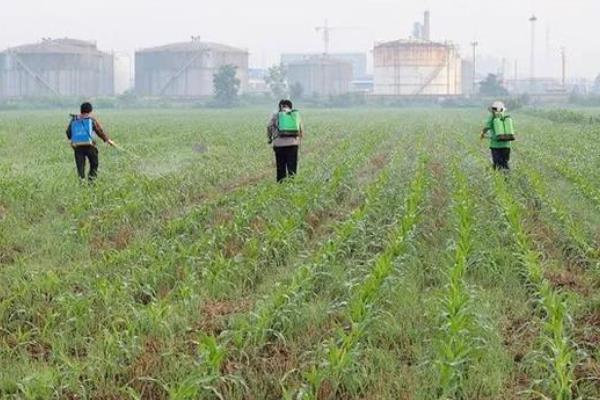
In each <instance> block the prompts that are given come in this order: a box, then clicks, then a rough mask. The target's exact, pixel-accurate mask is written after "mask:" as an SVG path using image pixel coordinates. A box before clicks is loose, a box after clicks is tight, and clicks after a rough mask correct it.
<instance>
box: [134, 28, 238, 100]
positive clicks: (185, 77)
mask: <svg viewBox="0 0 600 400" xmlns="http://www.w3.org/2000/svg"><path fill="white" fill-rule="evenodd" d="M224 65H233V66H235V67H236V68H237V77H238V79H239V80H240V81H241V85H240V93H243V92H245V91H246V90H247V88H248V52H247V51H246V50H242V49H238V48H235V47H231V46H227V45H223V44H218V43H210V42H201V41H199V40H192V41H190V42H184V43H174V44H169V45H165V46H160V47H154V48H149V49H143V50H139V51H137V52H136V54H135V91H136V93H137V94H138V95H140V96H149V97H160V96H166V97H189V98H194V97H205V96H212V95H213V94H214V85H213V75H214V74H215V73H216V72H217V71H218V70H219V68H220V67H221V66H224Z"/></svg>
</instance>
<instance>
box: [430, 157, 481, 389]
mask: <svg viewBox="0 0 600 400" xmlns="http://www.w3.org/2000/svg"><path fill="white" fill-rule="evenodd" d="M453 176H454V177H455V181H456V186H457V188H456V190H455V192H454V196H453V200H454V207H453V208H454V215H455V221H456V225H457V229H456V230H457V240H456V248H455V250H454V262H453V264H452V266H451V268H450V271H449V273H448V283H447V284H446V289H445V292H444V294H443V298H442V300H441V302H440V306H441V309H440V316H441V318H440V320H441V327H440V331H439V334H438V337H437V340H436V344H437V346H436V347H437V357H436V360H435V361H436V364H437V367H438V374H439V382H438V398H440V399H451V398H462V397H464V393H463V387H462V383H463V381H464V380H465V378H466V376H467V374H468V370H469V367H470V365H471V363H472V357H473V353H474V352H475V351H477V346H478V344H477V342H476V340H475V335H476V332H475V330H476V329H477V325H478V321H477V316H476V315H475V311H474V309H473V308H474V307H473V299H472V296H471V294H470V290H469V287H468V285H467V283H466V282H465V273H466V270H467V267H468V264H469V259H470V256H471V252H472V249H473V244H474V215H473V209H474V206H475V204H474V202H473V199H472V197H471V194H470V192H469V189H468V181H467V178H466V176H465V175H464V174H463V173H462V172H461V171H460V169H459V168H457V166H456V165H455V166H454V168H453Z"/></svg>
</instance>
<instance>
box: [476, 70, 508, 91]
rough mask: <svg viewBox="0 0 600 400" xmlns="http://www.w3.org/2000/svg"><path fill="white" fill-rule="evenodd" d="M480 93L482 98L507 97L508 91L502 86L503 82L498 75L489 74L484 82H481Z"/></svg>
mask: <svg viewBox="0 0 600 400" xmlns="http://www.w3.org/2000/svg"><path fill="white" fill-rule="evenodd" d="M479 93H480V94H481V95H482V96H506V95H507V94H508V90H506V88H505V87H504V86H502V81H501V80H500V79H499V78H498V75H496V74H488V76H487V78H485V80H484V81H482V82H479Z"/></svg>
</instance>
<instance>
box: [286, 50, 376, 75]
mask: <svg viewBox="0 0 600 400" xmlns="http://www.w3.org/2000/svg"><path fill="white" fill-rule="evenodd" d="M318 55H319V54H318V53H284V54H282V55H281V63H282V64H283V65H286V66H287V65H289V64H290V63H293V62H298V61H305V60H308V59H311V58H314V57H317V56H318ZM329 55H330V56H331V57H332V58H335V59H336V60H342V61H348V62H350V63H351V64H352V77H353V79H354V80H362V79H365V78H366V77H367V54H366V53H330V54H329Z"/></svg>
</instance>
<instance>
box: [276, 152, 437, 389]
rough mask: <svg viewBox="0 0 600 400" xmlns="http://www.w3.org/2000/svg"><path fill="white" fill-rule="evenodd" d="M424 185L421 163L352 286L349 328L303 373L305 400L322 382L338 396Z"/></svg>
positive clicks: (405, 237)
mask: <svg viewBox="0 0 600 400" xmlns="http://www.w3.org/2000/svg"><path fill="white" fill-rule="evenodd" d="M427 186H428V177H427V175H426V172H425V162H422V164H421V166H420V168H419V169H418V170H417V173H416V175H415V178H414V179H413V180H412V182H411V184H410V193H409V195H408V196H407V198H406V199H405V202H404V207H403V214H402V216H401V217H399V219H398V221H397V222H396V223H395V225H394V227H393V228H392V231H391V232H390V234H389V240H388V242H387V246H386V247H385V249H384V251H383V252H382V253H380V254H379V255H378V256H377V258H376V259H375V261H374V263H373V268H372V269H371V271H370V273H369V275H368V276H367V277H366V279H365V280H364V281H363V282H362V283H361V284H360V285H358V286H356V287H355V289H354V290H353V293H352V295H351V298H350V299H349V301H348V303H347V306H346V314H347V318H348V328H347V329H339V330H338V332H337V335H336V336H337V337H336V338H335V339H332V340H331V341H329V342H326V343H325V344H324V345H323V347H324V348H325V353H326V354H325V357H324V359H323V360H320V361H319V362H317V363H316V364H314V365H313V366H312V367H311V369H310V370H309V371H307V372H306V373H305V379H306V384H305V387H303V388H301V389H300V392H299V396H300V397H302V398H304V399H316V398H318V394H319V392H320V390H321V387H322V385H323V384H324V383H325V382H328V383H329V384H330V385H331V386H332V392H331V393H333V394H332V395H335V394H337V393H338V390H339V387H340V385H341V382H342V381H343V377H344V375H345V372H347V370H348V368H349V367H351V366H352V365H353V364H354V363H355V361H356V357H357V347H358V345H359V344H360V341H361V339H362V338H363V337H364V335H365V333H366V330H367V328H368V325H369V322H370V319H371V317H373V313H374V307H375V303H376V300H377V298H378V297H379V294H380V293H379V292H380V289H381V287H382V286H383V284H384V282H385V281H386V279H387V278H388V277H389V276H390V275H391V274H392V272H393V268H394V261H395V260H396V259H397V258H398V257H399V256H400V255H402V253H403V252H404V250H405V246H406V244H407V241H408V240H409V238H410V236H411V235H412V233H413V232H414V229H415V227H416V224H417V221H418V218H419V211H420V208H421V204H422V201H423V199H424V197H425V192H426V188H427ZM288 392H289V391H288Z"/></svg>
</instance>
